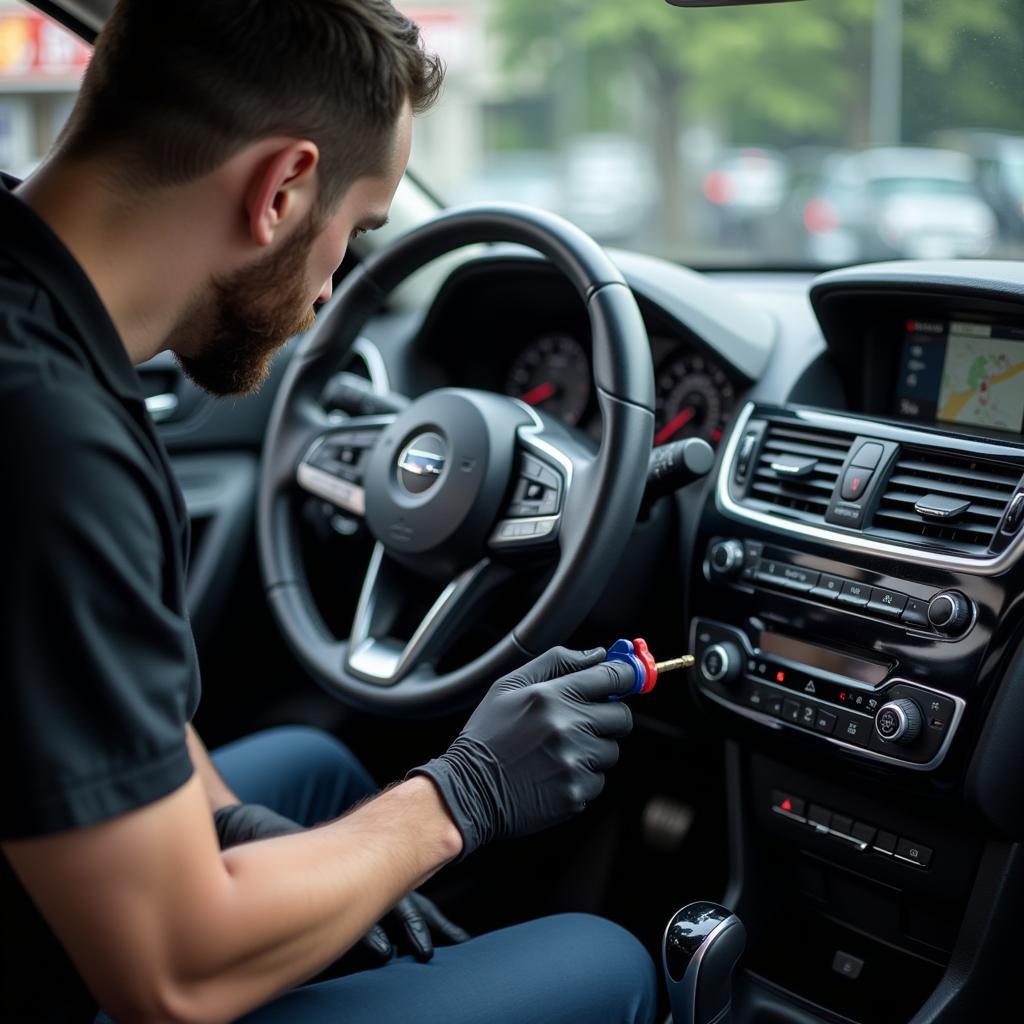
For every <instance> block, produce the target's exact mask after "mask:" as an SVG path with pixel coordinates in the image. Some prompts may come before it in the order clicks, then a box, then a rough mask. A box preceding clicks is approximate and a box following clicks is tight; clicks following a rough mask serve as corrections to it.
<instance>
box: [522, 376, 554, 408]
mask: <svg viewBox="0 0 1024 1024" xmlns="http://www.w3.org/2000/svg"><path fill="white" fill-rule="evenodd" d="M556 390H557V388H556V387H555V385H554V384H552V383H551V381H549V380H546V381H544V383H543V384H538V385H537V386H536V387H535V388H530V390H529V391H527V392H526V394H525V395H520V396H519V400H520V401H521V402H525V403H526V404H527V405H540V403H541V402H546V401H547V400H548V399H549V398H550V397H551V396H552V395H553V394H554V393H555V391H556Z"/></svg>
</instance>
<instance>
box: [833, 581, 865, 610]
mask: <svg viewBox="0 0 1024 1024" xmlns="http://www.w3.org/2000/svg"><path fill="white" fill-rule="evenodd" d="M870 599H871V588H870V587H869V586H867V585H866V584H864V583H854V582H853V581H852V580H847V581H846V582H845V583H844V584H843V589H842V590H841V591H840V593H839V603H840V604H850V605H855V606H860V607H863V606H864V605H866V604H867V603H868V601H869V600H870Z"/></svg>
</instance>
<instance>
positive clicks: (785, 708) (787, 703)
mask: <svg viewBox="0 0 1024 1024" xmlns="http://www.w3.org/2000/svg"><path fill="white" fill-rule="evenodd" d="M801 707H802V705H801V704H800V701H798V700H789V699H788V698H787V699H786V700H784V701H783V702H782V717H783V718H785V719H786V721H787V722H799V721H800V709H801Z"/></svg>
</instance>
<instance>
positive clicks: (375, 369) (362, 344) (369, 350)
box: [351, 334, 391, 395]
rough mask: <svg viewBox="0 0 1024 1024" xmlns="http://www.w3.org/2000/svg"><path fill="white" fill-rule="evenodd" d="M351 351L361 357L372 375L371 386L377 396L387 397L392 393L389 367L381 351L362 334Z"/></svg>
mask: <svg viewBox="0 0 1024 1024" xmlns="http://www.w3.org/2000/svg"><path fill="white" fill-rule="evenodd" d="M351 351H352V352H353V353H354V354H355V355H357V356H359V358H360V359H362V361H363V365H364V366H365V367H366V372H367V373H368V374H369V375H370V385H371V387H372V388H373V393H374V394H375V395H387V394H390V393H391V379H390V377H389V376H388V366H387V363H385V362H384V357H383V356H382V355H381V354H380V349H379V348H377V346H376V344H374V342H372V341H371V340H370V339H369V338H368V337H366V335H365V334H361V335H360V336H359V337H358V338H356V340H355V341H354V342H353V344H352V349H351Z"/></svg>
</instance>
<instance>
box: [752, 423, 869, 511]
mask: <svg viewBox="0 0 1024 1024" xmlns="http://www.w3.org/2000/svg"><path fill="white" fill-rule="evenodd" d="M852 443H853V438H852V437H851V436H850V435H848V434H840V433H834V432H832V431H829V430H819V429H818V428H817V427H812V426H808V425H807V424H804V423H799V422H792V421H789V420H786V421H774V420H769V422H768V427H767V430H766V432H765V438H764V442H763V443H762V445H761V450H760V452H759V453H758V457H757V463H756V464H755V466H754V475H753V479H752V480H751V483H750V490H749V492H748V496H747V504H750V505H761V506H764V505H770V506H771V507H772V510H773V511H775V512H780V511H781V512H782V513H783V514H784V515H788V516H790V517H792V518H793V519H800V520H803V521H804V522H810V523H823V522H824V521H825V513H826V512H827V511H828V506H829V502H830V501H831V500H832V492H833V491H834V490H835V486H836V480H838V478H839V470H840V469H841V468H842V465H843V462H844V461H845V460H846V455H847V452H849V450H850V445H851V444H852Z"/></svg>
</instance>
